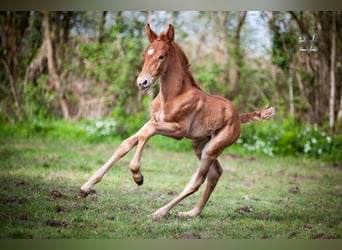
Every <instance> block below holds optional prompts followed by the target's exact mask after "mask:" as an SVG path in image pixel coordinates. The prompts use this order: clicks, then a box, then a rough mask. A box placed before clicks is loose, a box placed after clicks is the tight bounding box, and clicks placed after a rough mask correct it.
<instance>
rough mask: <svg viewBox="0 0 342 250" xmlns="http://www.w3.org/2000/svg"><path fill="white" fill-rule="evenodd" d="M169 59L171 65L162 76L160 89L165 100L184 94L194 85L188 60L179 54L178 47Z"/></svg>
mask: <svg viewBox="0 0 342 250" xmlns="http://www.w3.org/2000/svg"><path fill="white" fill-rule="evenodd" d="M169 60H170V61H169V65H168V67H167V69H166V71H165V73H164V74H163V75H162V77H161V84H160V91H159V92H160V94H161V97H162V99H163V100H164V101H165V102H166V101H167V100H169V99H170V98H174V97H177V96H179V95H181V94H183V93H184V92H186V91H187V90H188V89H189V88H191V87H192V85H193V84H192V83H191V81H192V80H193V78H192V76H191V74H190V72H189V70H188V69H189V65H188V62H187V60H185V59H184V58H182V56H180V55H178V53H177V49H174V51H173V53H171V55H170V58H169Z"/></svg>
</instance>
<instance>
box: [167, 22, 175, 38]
mask: <svg viewBox="0 0 342 250" xmlns="http://www.w3.org/2000/svg"><path fill="white" fill-rule="evenodd" d="M166 36H167V38H168V39H169V41H170V42H172V41H173V39H174V38H175V29H174V28H173V25H172V24H169V29H168V30H167V33H166Z"/></svg>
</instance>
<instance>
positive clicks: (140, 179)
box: [134, 175, 144, 186]
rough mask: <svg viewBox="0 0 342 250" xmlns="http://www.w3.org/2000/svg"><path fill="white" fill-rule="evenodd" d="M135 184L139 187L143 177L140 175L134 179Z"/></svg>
mask: <svg viewBox="0 0 342 250" xmlns="http://www.w3.org/2000/svg"><path fill="white" fill-rule="evenodd" d="M134 181H135V183H136V184H138V185H139V186H141V185H142V184H143V183H144V176H143V175H140V176H139V178H137V179H134Z"/></svg>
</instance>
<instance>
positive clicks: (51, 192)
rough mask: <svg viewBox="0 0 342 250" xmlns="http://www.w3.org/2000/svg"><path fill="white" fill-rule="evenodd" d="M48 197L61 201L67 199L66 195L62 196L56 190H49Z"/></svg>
mask: <svg viewBox="0 0 342 250" xmlns="http://www.w3.org/2000/svg"><path fill="white" fill-rule="evenodd" d="M49 195H50V196H52V197H53V198H63V199H65V198H67V196H66V195H64V194H62V193H61V192H59V191H58V190H56V189H53V190H50V191H49Z"/></svg>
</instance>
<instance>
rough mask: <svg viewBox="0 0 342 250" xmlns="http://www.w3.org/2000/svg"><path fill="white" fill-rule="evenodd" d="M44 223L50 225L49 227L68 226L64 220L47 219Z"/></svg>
mask: <svg viewBox="0 0 342 250" xmlns="http://www.w3.org/2000/svg"><path fill="white" fill-rule="evenodd" d="M44 225H45V226H50V227H63V228H67V227H68V223H66V222H64V221H58V220H47V221H45V223H44Z"/></svg>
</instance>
